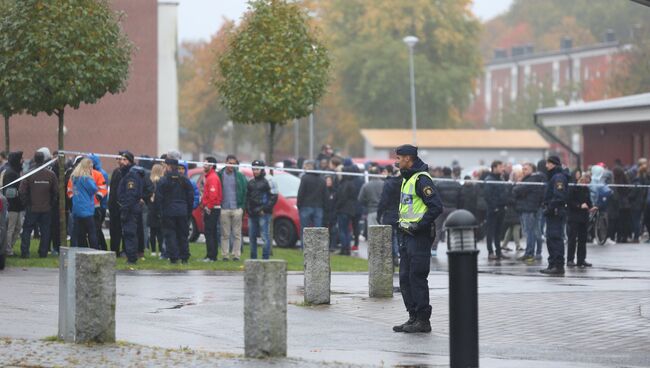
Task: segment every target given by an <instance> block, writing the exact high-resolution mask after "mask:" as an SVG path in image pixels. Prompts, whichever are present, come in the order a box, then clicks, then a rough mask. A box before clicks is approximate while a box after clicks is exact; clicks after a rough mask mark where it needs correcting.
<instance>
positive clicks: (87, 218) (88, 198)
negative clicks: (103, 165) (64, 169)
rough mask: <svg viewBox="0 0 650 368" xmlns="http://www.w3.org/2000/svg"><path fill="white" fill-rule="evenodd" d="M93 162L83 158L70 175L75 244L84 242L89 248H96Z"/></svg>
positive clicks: (95, 190) (95, 187)
mask: <svg viewBox="0 0 650 368" xmlns="http://www.w3.org/2000/svg"><path fill="white" fill-rule="evenodd" d="M92 170H93V163H92V161H91V160H90V159H88V158H84V159H83V160H81V162H80V163H79V165H77V167H76V168H75V169H74V171H73V172H72V175H71V177H70V178H71V180H72V197H73V201H72V216H73V219H74V227H73V228H74V233H73V236H74V238H75V239H76V243H75V244H86V242H85V241H82V239H85V238H86V237H88V238H87V239H88V243H87V244H88V245H89V246H90V247H91V248H95V249H98V243H97V232H96V230H95V219H94V216H95V194H96V193H97V184H95V180H94V179H93V177H92Z"/></svg>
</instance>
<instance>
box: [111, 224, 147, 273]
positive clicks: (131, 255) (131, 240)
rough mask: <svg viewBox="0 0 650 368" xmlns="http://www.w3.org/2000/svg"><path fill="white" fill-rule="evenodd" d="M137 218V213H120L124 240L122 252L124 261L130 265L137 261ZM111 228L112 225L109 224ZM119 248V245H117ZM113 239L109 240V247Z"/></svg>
mask: <svg viewBox="0 0 650 368" xmlns="http://www.w3.org/2000/svg"><path fill="white" fill-rule="evenodd" d="M138 216H140V213H139V212H132V211H122V216H121V218H120V220H121V222H122V238H124V251H125V252H126V259H127V261H129V262H131V263H135V262H136V261H137V260H138ZM111 226H112V224H111ZM117 244H118V246H119V243H117ZM112 246H113V239H111V247H112Z"/></svg>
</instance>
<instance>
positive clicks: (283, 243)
mask: <svg viewBox="0 0 650 368" xmlns="http://www.w3.org/2000/svg"><path fill="white" fill-rule="evenodd" d="M239 171H240V172H241V173H242V174H244V175H245V176H246V178H247V179H248V180H251V179H252V178H253V171H252V170H251V169H250V168H240V169H239ZM274 171H275V172H274V175H273V180H274V181H275V183H276V184H277V186H278V192H279V193H278V202H277V203H276V204H275V207H273V216H272V226H273V240H275V243H276V244H277V245H278V246H279V247H295V246H296V243H297V242H298V239H299V238H300V216H299V215H298V207H297V206H296V197H297V196H298V187H299V186H300V179H298V178H297V177H295V176H293V175H291V174H289V173H287V172H285V171H279V170H274ZM188 174H189V177H190V179H191V180H192V181H193V182H194V183H196V184H197V185H198V187H199V189H200V190H201V192H202V188H203V168H196V169H192V170H189V172H188ZM267 175H268V173H267ZM204 226H205V225H204V224H203V211H202V210H201V208H200V207H199V208H196V209H195V210H194V211H193V212H192V222H191V223H190V241H196V239H198V238H199V235H201V234H203V231H204ZM242 228H243V232H244V235H248V215H247V214H246V213H245V212H244V219H243V223H242Z"/></svg>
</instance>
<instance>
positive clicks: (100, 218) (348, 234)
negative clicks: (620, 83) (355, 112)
mask: <svg viewBox="0 0 650 368" xmlns="http://www.w3.org/2000/svg"><path fill="white" fill-rule="evenodd" d="M51 158H52V154H51V153H50V151H49V150H48V149H47V148H41V149H39V150H37V151H36V152H35V153H34V156H33V159H32V160H31V165H30V166H31V167H30V168H29V169H27V170H23V157H22V152H11V153H9V154H8V155H6V157H5V155H4V154H3V155H0V160H4V162H2V163H1V166H0V182H1V183H2V185H3V186H6V185H7V184H9V183H11V182H13V181H15V180H16V179H18V178H19V177H20V176H21V175H23V173H26V172H29V170H31V169H33V168H36V167H39V166H41V165H43V164H44V163H45V162H47V161H49V160H50V159H51ZM225 163H226V164H228V165H227V166H225V167H224V168H222V169H220V170H218V171H217V160H216V159H215V158H214V157H207V158H206V159H205V161H204V163H203V168H204V179H203V180H202V183H203V184H202V186H201V188H199V187H197V185H196V183H194V182H192V181H191V180H189V178H188V177H187V173H188V169H189V166H188V164H187V163H186V162H184V161H183V160H181V157H180V154H179V153H178V152H176V151H172V152H169V153H168V154H165V155H162V156H161V158H160V160H157V161H154V160H151V159H147V158H146V157H145V158H143V159H141V160H140V161H139V162H138V165H136V162H135V157H134V155H133V154H132V153H131V152H129V151H121V152H119V157H118V159H117V165H118V167H117V168H116V169H115V170H114V171H113V172H112V174H111V175H110V176H109V175H108V173H107V172H106V171H105V170H104V169H103V168H102V165H101V160H100V159H99V157H97V156H95V155H89V156H87V157H84V156H78V157H76V158H74V160H70V161H68V162H67V164H66V167H65V177H64V178H63V180H65V182H66V185H67V200H66V216H67V217H68V224H69V226H68V229H67V231H68V234H69V235H70V242H71V245H72V246H89V247H93V248H96V249H103V250H106V249H110V250H113V251H115V252H116V253H117V254H118V255H120V254H123V255H125V256H126V258H127V260H128V262H129V263H131V264H135V263H136V262H137V260H138V259H140V258H142V257H143V255H144V250H145V248H149V249H150V250H151V254H152V255H153V256H159V257H161V258H165V259H169V260H170V262H172V263H176V262H179V261H180V262H187V260H188V259H189V242H188V233H189V224H190V221H191V220H190V217H191V214H192V212H193V211H194V210H195V209H196V208H197V207H200V208H201V210H202V211H203V219H204V223H205V239H206V256H205V259H204V261H206V262H214V261H217V260H218V259H219V257H218V253H219V250H221V259H222V260H223V261H228V260H234V261H238V260H239V259H240V258H241V249H242V247H241V245H240V244H242V221H243V218H244V212H247V213H248V218H249V229H250V230H249V236H250V243H251V258H257V241H258V238H261V239H262V242H263V246H262V248H263V249H262V258H264V259H267V258H269V256H270V253H271V243H272V240H271V236H270V229H269V226H270V222H271V214H272V212H273V206H274V205H275V203H276V201H277V198H278V191H277V188H275V184H274V182H273V180H270V179H269V178H268V177H266V173H265V171H264V170H263V169H257V168H254V169H253V174H254V175H253V180H250V181H248V180H247V179H246V177H245V176H244V175H243V174H242V173H241V172H239V170H238V169H237V165H238V164H239V161H238V160H237V158H236V157H235V156H234V155H229V156H228V157H227V158H226V161H225ZM252 166H254V167H255V166H260V167H262V166H265V163H264V162H262V161H260V160H256V161H254V162H253V163H252ZM285 166H286V167H290V164H288V163H285ZM299 167H301V168H303V169H304V170H305V172H304V173H301V174H297V175H299V176H300V186H299V189H298V194H297V207H298V211H299V215H300V223H301V234H302V230H303V229H304V228H305V227H309V226H317V227H320V226H324V227H327V228H328V229H329V231H330V249H331V251H338V252H339V253H340V254H342V255H351V254H352V252H354V251H356V250H358V247H359V242H360V238H361V237H362V236H363V235H364V234H366V235H367V226H368V225H375V224H386V225H391V226H392V227H393V230H394V236H393V239H394V241H393V258H394V262H395V264H397V263H398V257H399V247H398V241H397V238H398V237H397V230H398V229H397V226H398V218H399V213H398V211H399V203H400V191H401V186H402V178H401V176H400V171H399V170H398V169H396V168H395V167H394V165H384V166H381V165H378V164H376V163H374V162H368V163H366V166H365V167H363V168H360V167H359V166H358V165H357V164H355V163H354V162H353V161H352V160H351V159H349V158H343V157H340V156H338V155H336V154H334V152H333V150H332V149H331V146H329V145H324V146H323V147H322V150H321V153H320V154H319V156H318V158H317V159H316V160H315V161H309V160H307V161H304V162H301V163H300V165H299ZM364 171H366V172H367V174H369V175H365V173H364ZM461 172H462V170H461V168H460V167H458V166H457V165H455V166H451V167H432V166H430V167H429V173H430V175H431V177H432V178H433V179H434V182H435V188H436V190H437V192H438V194H439V196H440V199H441V201H442V204H443V208H444V209H443V211H442V213H441V214H440V215H439V216H438V217H437V218H436V220H435V234H436V236H435V238H434V241H433V243H432V244H431V255H432V256H436V255H437V249H438V244H439V243H440V242H441V241H444V240H445V237H444V234H443V230H444V226H443V224H444V221H445V220H446V218H447V217H448V216H449V214H450V213H452V212H453V211H454V210H456V209H466V210H468V211H470V212H472V213H473V214H474V216H475V217H476V218H477V220H478V223H479V224H480V227H479V229H478V230H477V235H478V238H479V239H481V238H483V237H484V238H485V240H486V243H487V251H488V259H489V260H491V261H498V260H501V259H506V258H510V257H509V255H508V253H509V252H511V251H521V252H523V253H521V254H518V255H519V257H518V259H520V260H522V261H525V262H535V261H539V260H541V259H542V249H543V245H544V243H545V242H546V243H547V244H553V243H554V242H562V244H563V242H564V241H566V243H567V244H568V247H567V249H568V250H567V253H566V255H567V256H566V265H567V266H569V267H574V266H577V267H589V266H591V264H590V263H588V262H587V260H586V243H587V241H589V239H590V238H591V237H594V234H593V232H592V231H591V229H590V227H589V224H590V221H592V219H593V218H594V217H595V214H599V215H600V216H601V217H604V218H605V219H606V220H607V221H606V223H608V227H607V235H608V239H607V240H606V243H607V244H613V243H625V242H639V240H640V237H641V235H642V233H643V230H644V227H645V228H647V229H648V230H650V213H648V211H650V206H649V205H648V204H650V193H649V191H648V190H647V188H645V187H639V186H638V185H648V184H650V176H649V175H648V163H647V160H646V159H639V160H638V162H637V163H636V164H635V165H631V166H628V167H625V166H623V164H622V163H620V162H617V164H616V165H615V166H614V167H613V168H611V169H610V168H607V167H606V165H605V164H603V163H598V164H595V165H593V166H591V167H589V168H588V169H587V170H586V171H584V172H583V171H581V170H579V169H577V170H574V171H569V170H568V169H566V168H563V166H562V165H561V163H560V161H559V158H557V157H555V156H552V157H551V158H549V159H548V160H540V161H539V162H537V163H532V162H527V163H523V164H510V163H502V162H500V161H494V162H493V163H492V164H491V166H490V167H489V168H485V169H482V170H477V171H475V172H473V173H471V174H469V175H466V176H465V177H462V178H461V177H460V175H461ZM59 180H60V178H59V177H58V162H57V161H54V162H53V163H52V164H51V165H50V166H49V167H48V168H46V169H43V170H40V171H38V172H36V173H35V174H34V175H31V176H29V177H27V178H26V179H25V180H22V181H20V182H17V183H14V184H13V185H10V186H7V187H6V188H4V189H3V191H2V194H3V196H4V197H6V200H7V202H8V206H7V207H8V208H7V209H6V210H7V211H8V221H7V231H6V239H4V240H5V243H6V244H5V247H6V254H7V255H13V254H14V249H13V247H14V244H15V243H16V242H17V240H18V239H19V238H20V256H21V257H24V258H28V257H30V249H29V245H30V240H31V237H32V234H34V235H35V236H37V237H40V245H39V248H38V249H39V250H38V256H40V257H46V256H47V254H48V252H51V253H53V254H57V253H58V251H59V246H60V234H59V226H58V222H59V221H58V218H59V211H58V195H57V185H58V184H57V183H58V181H59ZM497 182H500V183H497ZM565 182H566V183H565ZM520 184H527V185H520ZM575 184H578V185H575ZM611 184H632V185H631V186H614V187H610V185H611ZM549 191H550V192H549ZM553 195H559V196H563V197H562V198H563V199H562V200H557V201H555V200H549V196H550V197H552V196H553ZM558 198H559V197H558ZM549 211H554V213H555V214H557V215H558V219H559V220H558V221H559V222H558V223H557V224H554V223H549V221H548V218H547V216H545V214H548V213H549ZM107 214H108V216H109V220H110V241H109V243H107V241H106V239H105V237H104V233H103V231H102V224H103V223H104V221H105V218H106V216H107ZM545 228H546V229H545ZM549 230H550V231H549ZM511 242H512V243H513V247H510V243H511ZM563 254H564V252H563ZM553 262H554V263H558V264H557V266H558V267H559V262H560V260H553ZM549 263H552V262H551V259H549ZM561 263H562V266H564V265H565V262H564V260H561Z"/></svg>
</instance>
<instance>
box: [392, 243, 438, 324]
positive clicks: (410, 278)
mask: <svg viewBox="0 0 650 368" xmlns="http://www.w3.org/2000/svg"><path fill="white" fill-rule="evenodd" d="M399 237H400V249H399V253H400V261H399V287H400V290H401V292H402V299H403V300H404V306H405V307H406V310H407V311H408V312H409V315H413V316H416V317H417V318H418V319H420V320H423V321H428V320H429V318H430V317H431V305H429V282H428V281H427V277H428V276H429V269H430V265H431V242H432V241H433V239H431V236H429V234H418V235H416V236H410V235H407V234H399Z"/></svg>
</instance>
